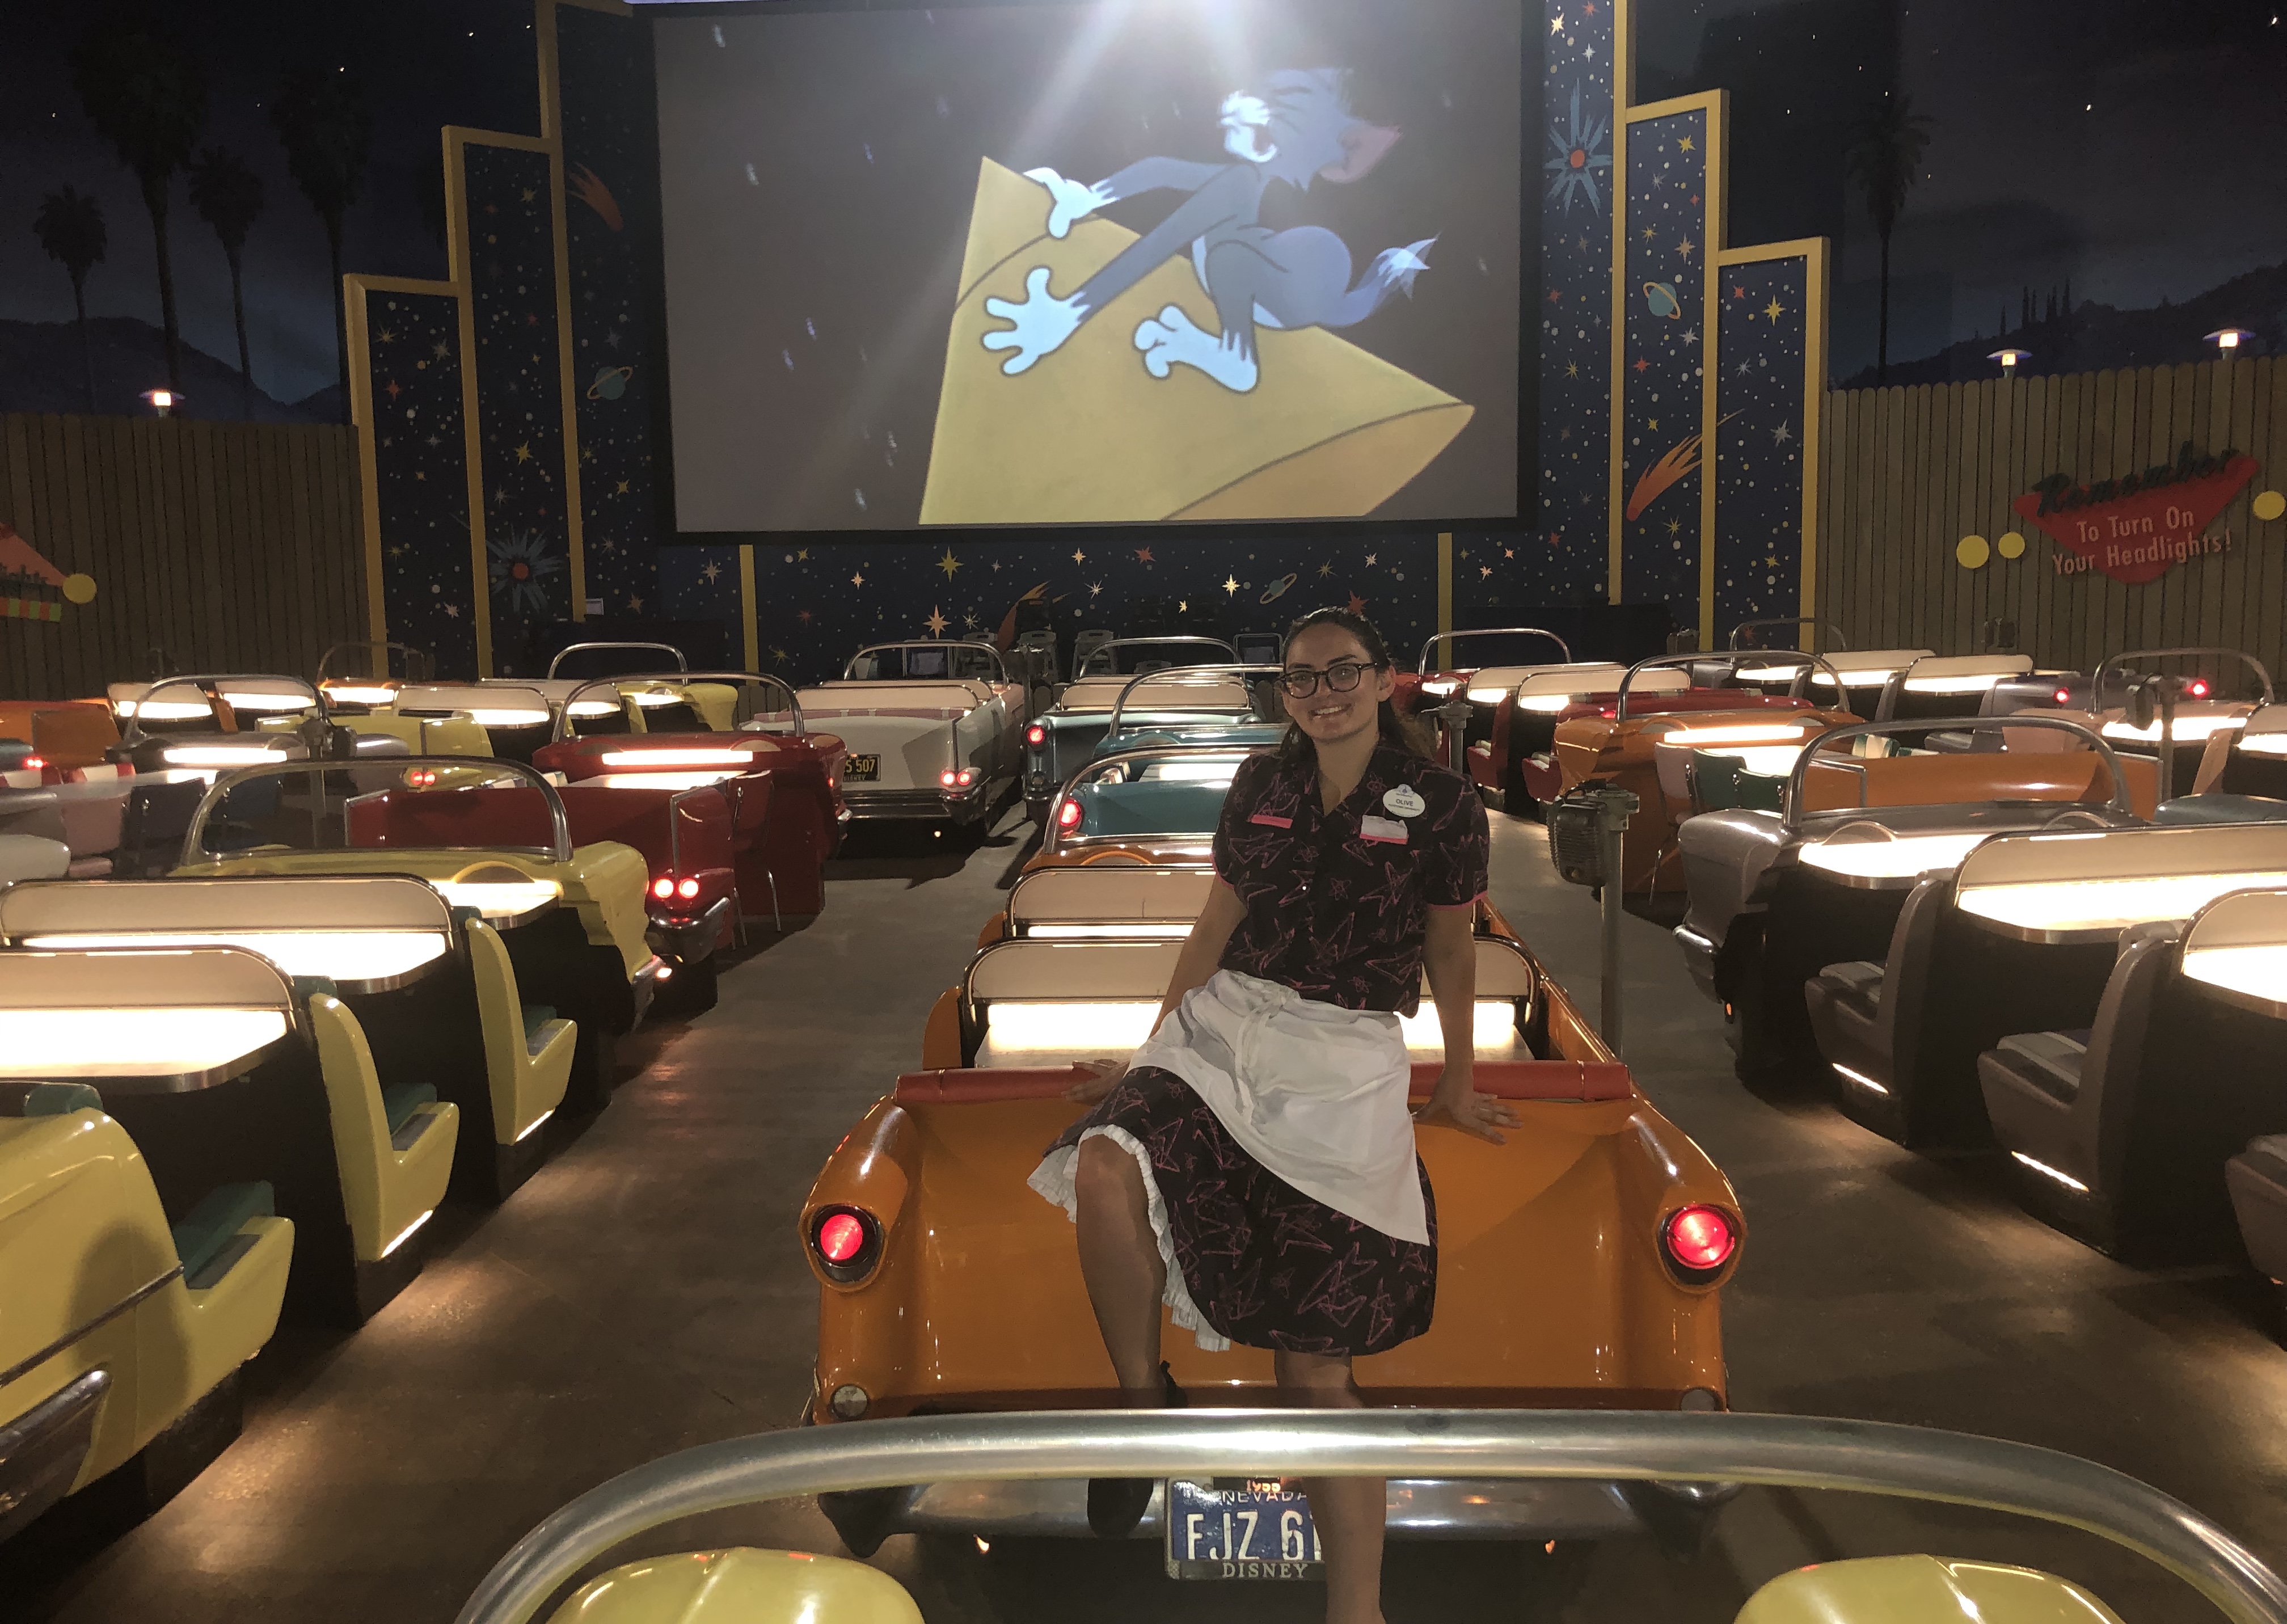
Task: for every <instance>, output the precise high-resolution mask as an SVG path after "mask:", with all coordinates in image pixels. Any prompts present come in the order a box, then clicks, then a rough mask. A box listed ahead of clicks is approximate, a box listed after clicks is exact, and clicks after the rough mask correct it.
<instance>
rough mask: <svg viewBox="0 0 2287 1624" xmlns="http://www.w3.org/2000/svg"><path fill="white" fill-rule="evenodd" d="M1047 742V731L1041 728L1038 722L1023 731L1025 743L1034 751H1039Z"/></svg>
mask: <svg viewBox="0 0 2287 1624" xmlns="http://www.w3.org/2000/svg"><path fill="white" fill-rule="evenodd" d="M1048 741H1049V730H1048V729H1047V728H1045V727H1043V726H1041V725H1040V724H1039V723H1038V722H1035V723H1033V725H1031V726H1030V727H1028V728H1026V729H1025V743H1026V744H1029V745H1031V746H1032V747H1033V749H1036V750H1037V749H1040V748H1041V746H1042V745H1044V744H1046V743H1047V742H1048Z"/></svg>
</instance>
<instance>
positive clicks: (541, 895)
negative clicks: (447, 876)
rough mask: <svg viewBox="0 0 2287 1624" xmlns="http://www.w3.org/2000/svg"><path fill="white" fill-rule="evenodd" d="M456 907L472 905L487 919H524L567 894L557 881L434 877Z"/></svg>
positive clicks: (439, 891)
mask: <svg viewBox="0 0 2287 1624" xmlns="http://www.w3.org/2000/svg"><path fill="white" fill-rule="evenodd" d="M429 883H430V884H431V886H432V887H434V888H435V890H436V891H437V894H438V895H439V896H440V897H442V898H444V899H445V900H446V901H447V902H449V903H451V904H452V905H453V906H454V907H472V908H475V909H476V910H477V911H478V912H479V913H480V914H482V915H484V916H485V917H486V918H487V919H520V918H522V917H523V916H524V915H526V914H530V913H534V912H535V911H537V910H538V909H540V908H542V907H547V906H548V905H549V904H550V903H551V902H553V901H555V900H556V899H557V898H558V897H560V896H562V895H563V894H564V888H563V887H562V886H560V885H558V884H557V883H556V882H555V881H553V880H431V881H430V882H429Z"/></svg>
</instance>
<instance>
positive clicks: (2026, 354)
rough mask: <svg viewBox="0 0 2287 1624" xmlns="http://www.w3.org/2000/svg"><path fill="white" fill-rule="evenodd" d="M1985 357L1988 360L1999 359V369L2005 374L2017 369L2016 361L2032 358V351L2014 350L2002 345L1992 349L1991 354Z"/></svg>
mask: <svg viewBox="0 0 2287 1624" xmlns="http://www.w3.org/2000/svg"><path fill="white" fill-rule="evenodd" d="M1985 359H1986V360H1998V361H1999V362H2000V363H2001V370H2002V372H2003V374H2004V375H2005V376H2006V374H2008V373H2011V372H2014V371H2015V370H2016V369H2017V363H2018V362H2019V361H2021V360H2032V359H2033V353H2032V352H2031V351H2030V350H2016V349H2009V348H2006V347H2004V348H2002V349H1998V350H1996V351H1994V352H1993V353H1992V354H1990V355H1989V356H1987V357H1986V358H1985Z"/></svg>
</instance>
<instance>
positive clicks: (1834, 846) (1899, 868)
mask: <svg viewBox="0 0 2287 1624" xmlns="http://www.w3.org/2000/svg"><path fill="white" fill-rule="evenodd" d="M1986 838H1987V835H1986V833H1984V832H1981V833H1978V834H1974V835H1958V834H1957V835H1898V836H1892V837H1891V838H1890V839H1888V840H1826V841H1821V842H1819V843H1818V844H1816V845H1806V846H1805V847H1803V849H1802V855H1801V860H1802V861H1803V862H1805V863H1807V864H1808V865H1809V866H1810V867H1813V868H1824V869H1825V870H1826V871H1827V872H1828V873H1830V874H1843V875H1850V876H1851V877H1853V878H1854V879H1867V880H1891V879H1908V878H1911V877H1912V876H1914V875H1923V874H1928V873H1930V872H1932V871H1933V870H1935V869H1942V868H1956V867H1960V864H1961V860H1962V859H1963V858H1965V857H1967V856H1968V855H1969V852H1970V850H1971V848H1973V847H1974V846H1975V845H1977V844H1978V843H1979V842H1981V841H1982V840H1984V839H1986Z"/></svg>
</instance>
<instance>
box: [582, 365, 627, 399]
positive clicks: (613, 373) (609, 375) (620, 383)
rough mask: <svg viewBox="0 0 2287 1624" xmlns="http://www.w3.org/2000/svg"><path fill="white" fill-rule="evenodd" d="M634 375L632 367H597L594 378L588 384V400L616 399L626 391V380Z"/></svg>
mask: <svg viewBox="0 0 2287 1624" xmlns="http://www.w3.org/2000/svg"><path fill="white" fill-rule="evenodd" d="M635 375H636V369H635V368H633V367H598V368H596V380H595V382H594V383H592V384H589V385H588V398H589V399H590V400H618V399H619V398H620V397H621V395H623V394H625V393H627V392H628V380H629V378H631V377H633V376H635Z"/></svg>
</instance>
